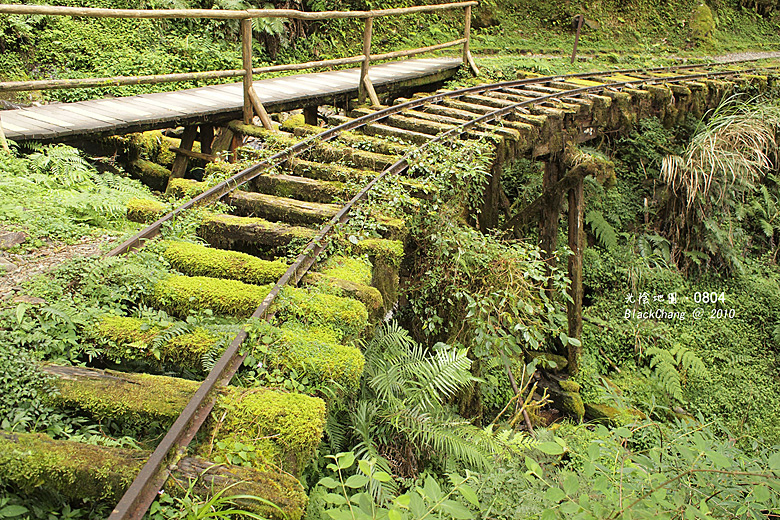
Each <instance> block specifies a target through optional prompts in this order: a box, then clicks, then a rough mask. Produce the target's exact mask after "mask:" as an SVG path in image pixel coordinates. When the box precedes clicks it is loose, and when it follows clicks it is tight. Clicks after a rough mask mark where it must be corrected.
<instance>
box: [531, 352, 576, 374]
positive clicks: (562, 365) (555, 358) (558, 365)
mask: <svg viewBox="0 0 780 520" xmlns="http://www.w3.org/2000/svg"><path fill="white" fill-rule="evenodd" d="M525 358H526V361H528V362H530V361H531V360H533V359H543V360H544V361H552V362H553V363H555V366H554V367H553V366H551V365H550V364H548V363H545V362H542V363H539V365H538V366H539V367H541V368H545V369H551V370H555V371H559V372H560V371H563V370H566V367H567V366H568V365H569V360H568V359H566V358H565V357H564V356H559V355H557V354H551V353H549V352H536V351H533V350H529V351H526V353H525Z"/></svg>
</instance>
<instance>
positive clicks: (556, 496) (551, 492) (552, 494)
mask: <svg viewBox="0 0 780 520" xmlns="http://www.w3.org/2000/svg"><path fill="white" fill-rule="evenodd" d="M544 498H545V499H547V500H549V501H550V502H560V501H561V500H563V499H564V498H566V493H564V492H563V490H562V489H561V488H557V487H550V488H547V491H545V492H544Z"/></svg>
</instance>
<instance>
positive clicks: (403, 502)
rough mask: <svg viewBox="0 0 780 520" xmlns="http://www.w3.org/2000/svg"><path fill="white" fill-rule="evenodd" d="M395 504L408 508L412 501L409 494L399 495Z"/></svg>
mask: <svg viewBox="0 0 780 520" xmlns="http://www.w3.org/2000/svg"><path fill="white" fill-rule="evenodd" d="M394 502H395V503H396V504H398V505H399V506H401V507H404V508H408V507H409V503H410V502H411V499H410V498H409V493H404V494H403V495H399V496H397V497H395V500H394Z"/></svg>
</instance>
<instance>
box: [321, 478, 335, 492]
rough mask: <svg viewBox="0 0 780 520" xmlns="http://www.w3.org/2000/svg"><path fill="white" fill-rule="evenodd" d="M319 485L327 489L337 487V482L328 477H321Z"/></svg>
mask: <svg viewBox="0 0 780 520" xmlns="http://www.w3.org/2000/svg"><path fill="white" fill-rule="evenodd" d="M320 485H321V486H325V487H326V488H328V489H335V488H337V487H338V485H339V483H338V482H337V481H336V480H335V479H332V478H330V477H323V478H321V479H320Z"/></svg>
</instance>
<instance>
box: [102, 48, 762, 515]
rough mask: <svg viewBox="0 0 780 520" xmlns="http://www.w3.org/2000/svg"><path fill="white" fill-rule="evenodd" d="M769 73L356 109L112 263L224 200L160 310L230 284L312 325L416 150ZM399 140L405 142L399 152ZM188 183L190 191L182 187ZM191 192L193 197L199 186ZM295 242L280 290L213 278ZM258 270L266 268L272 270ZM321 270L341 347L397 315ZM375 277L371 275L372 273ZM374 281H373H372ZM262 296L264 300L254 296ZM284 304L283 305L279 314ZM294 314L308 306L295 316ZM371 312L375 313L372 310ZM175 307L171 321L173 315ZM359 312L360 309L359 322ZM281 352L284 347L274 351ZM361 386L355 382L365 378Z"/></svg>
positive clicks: (145, 487)
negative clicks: (346, 254)
mask: <svg viewBox="0 0 780 520" xmlns="http://www.w3.org/2000/svg"><path fill="white" fill-rule="evenodd" d="M773 70H774V69H772V68H768V67H764V68H757V67H744V66H741V65H739V63H736V62H731V63H725V64H724V63H720V64H716V65H683V66H676V67H665V68H655V69H628V70H617V71H615V70H613V71H603V72H595V73H580V74H569V75H558V76H545V77H532V78H525V79H519V80H514V81H507V82H502V83H494V84H488V85H478V86H474V87H469V88H464V89H460V90H455V91H439V92H437V93H435V94H433V95H426V96H420V97H414V98H412V99H406V100H404V99H402V100H397V101H396V103H395V104H394V105H393V106H389V107H382V108H379V109H359V110H356V111H355V112H353V114H352V115H353V116H355V118H354V119H349V118H345V117H339V116H334V117H332V118H331V120H330V122H331V123H332V124H335V125H336V126H333V127H332V128H329V129H327V130H325V131H324V132H321V133H316V130H314V128H313V127H306V126H305V125H304V126H300V127H297V128H294V129H291V130H293V131H292V132H291V133H290V134H282V135H283V137H282V138H281V139H279V138H277V141H279V140H280V141H281V142H283V143H285V144H287V143H289V144H290V146H286V147H284V149H283V150H281V151H279V152H277V153H274V154H273V155H271V156H270V157H268V158H266V159H264V160H262V161H260V162H258V163H256V164H254V165H253V166H251V167H249V168H247V169H244V170H242V171H240V172H238V173H236V174H235V175H233V176H231V177H230V178H229V179H228V180H226V181H224V182H221V183H219V184H218V185H216V186H214V187H211V188H209V189H207V190H206V191H203V192H202V193H201V194H199V195H197V196H195V197H194V198H193V199H191V200H189V201H188V202H187V203H185V204H183V205H182V206H180V207H178V208H177V209H175V210H174V211H172V212H171V213H168V214H166V215H165V216H163V217H161V218H159V219H158V220H156V221H155V222H154V223H152V224H151V225H149V226H148V227H146V228H145V229H143V230H142V231H141V232H139V233H137V234H136V235H134V236H132V237H130V238H129V239H128V240H126V241H125V242H123V243H122V244H120V245H119V246H117V247H116V248H114V249H113V250H112V251H111V252H109V253H108V256H118V255H123V254H131V253H133V252H134V251H136V250H138V249H140V248H143V247H144V246H145V244H146V241H147V240H150V239H152V238H154V237H155V236H157V235H158V234H160V232H161V230H162V229H163V228H164V226H165V225H166V223H167V222H169V221H171V220H173V219H176V218H177V217H179V216H181V214H182V213H184V212H186V211H188V210H190V209H192V208H195V207H203V206H205V205H207V204H209V203H212V202H214V201H216V200H224V201H226V202H228V203H229V205H231V206H233V207H234V208H236V209H235V210H234V211H233V213H232V214H229V215H209V216H207V217H206V220H205V221H204V224H203V225H202V226H201V232H200V233H201V236H202V237H203V238H204V239H205V240H206V241H207V242H210V244H211V245H212V246H214V247H213V248H211V249H210V250H209V251H210V252H211V253H213V252H214V251H217V253H216V256H213V255H211V256H209V254H208V253H207V252H206V251H207V248H206V247H200V246H197V247H194V246H187V247H190V249H188V251H187V255H189V256H187V258H186V259H185V260H182V259H181V258H180V257H177V256H176V252H175V249H176V247H177V246H176V245H175V242H170V244H172V245H170V246H168V247H169V249H167V250H166V253H164V254H168V252H169V251H173V252H171V253H170V255H169V256H168V258H169V260H171V264H172V265H173V267H174V268H175V269H176V271H178V272H179V273H183V275H179V274H174V273H172V278H171V280H174V282H172V285H170V286H168V287H167V288H166V290H167V291H168V292H167V293H166V298H168V300H171V299H173V300H176V299H179V300H182V299H184V300H186V302H187V303H186V304H181V305H180V306H179V307H178V308H176V306H175V305H171V303H170V301H167V302H166V299H165V298H160V299H158V301H157V302H156V303H157V306H158V307H159V308H164V309H166V310H169V311H171V312H172V313H175V312H179V313H180V314H181V315H182V316H186V313H187V312H188V310H190V309H195V308H199V307H203V308H205V307H209V305H212V304H213V301H210V300H209V299H208V298H209V297H208V296H207V295H205V293H203V292H202V291H201V292H198V290H199V289H197V288H196V290H195V291H194V292H188V291H189V290H190V289H191V288H192V287H195V286H197V284H199V283H201V282H202V277H203V275H204V274H206V275H207V276H216V277H217V278H225V279H228V280H229V281H230V282H231V283H233V282H234V281H235V284H237V285H231V286H229V287H228V286H226V288H225V289H224V290H226V291H238V292H241V291H244V290H246V291H249V290H250V289H251V291H253V293H252V294H254V295H255V300H254V303H255V304H256V303H257V302H258V301H259V305H256V308H255V309H254V312H253V313H252V314H251V319H252V320H253V321H257V320H262V319H269V318H270V317H272V316H274V315H275V316H276V318H277V319H279V318H280V317H281V318H282V320H284V317H285V316H295V317H297V318H298V319H300V320H301V321H303V322H304V323H306V322H307V319H308V318H307V316H306V314H307V312H309V309H310V307H311V306H312V305H314V304H313V303H311V302H312V301H313V300H312V298H316V296H312V294H315V293H310V292H308V291H307V290H306V289H305V288H303V289H302V288H295V289H291V288H290V287H294V286H297V285H298V284H299V283H300V282H302V281H303V282H304V284H303V287H307V283H309V282H310V281H311V280H310V278H311V276H312V275H309V279H307V278H305V276H306V275H307V273H308V272H309V270H310V269H312V267H313V266H315V264H316V262H317V257H318V255H319V254H320V253H321V252H322V251H323V250H324V249H325V248H326V246H327V244H328V241H329V240H330V238H331V235H332V234H333V232H334V230H335V229H337V227H338V226H339V225H340V224H342V223H345V222H346V221H347V220H349V218H350V213H351V211H352V210H353V208H354V207H355V206H356V205H358V204H359V203H360V202H361V201H362V200H363V199H365V198H366V196H367V194H368V193H369V192H370V190H372V188H374V187H375V186H376V185H377V183H379V182H381V181H382V180H383V179H385V178H386V177H388V176H402V184H404V183H405V184H404V185H405V186H407V187H410V189H411V191H414V189H413V187H414V185H415V184H414V179H406V178H403V174H404V173H405V172H406V171H407V169H408V167H409V164H410V162H411V157H412V154H413V153H416V152H417V151H418V150H420V149H424V148H426V147H428V146H430V145H431V144H432V143H437V142H438V143H440V142H444V141H447V140H451V139H456V138H460V137H467V138H479V137H480V136H485V135H488V134H489V135H494V136H498V138H499V139H509V140H522V139H528V138H530V137H532V136H535V135H537V134H538V132H537V133H534V132H530V133H529V132H526V131H527V130H528V129H531V130H533V128H534V126H536V127H539V126H540V125H541V126H543V125H544V124H545V123H544V121H543V119H544V118H551V117H558V116H559V117H560V118H561V119H565V118H566V117H567V114H569V115H570V116H571V118H574V117H575V116H576V114H577V113H578V112H579V111H581V110H585V109H590V107H592V105H593V104H594V103H597V102H599V99H601V100H602V101H603V102H605V103H610V102H611V101H607V100H608V99H609V100H611V99H616V96H618V93H620V92H621V91H626V90H632V91H634V92H635V91H644V92H647V89H648V88H650V87H651V86H666V85H672V84H682V85H686V84H687V85H689V86H690V85H693V84H695V83H696V82H701V81H710V80H728V83H733V82H749V81H751V80H752V79H755V78H757V77H758V76H750V75H751V74H755V73H757V72H759V71H760V72H761V74H764V75H766V74H769V73H771V72H772V71H773ZM722 86H723V88H724V89H725V88H726V87H728V85H727V84H726V83H723V85H722ZM615 102H617V101H615ZM556 114H557V116H556ZM236 129H238V130H242V131H244V132H249V133H252V132H253V131H254V130H253V129H252V128H247V127H243V126H240V125H239V126H237V127H236ZM354 130H361V131H362V132H363V133H366V134H372V133H373V134H381V135H385V136H392V137H393V139H385V138H383V137H376V136H375V137H368V138H366V139H367V141H364V142H368V143H369V148H371V149H372V151H370V152H367V151H365V150H360V149H357V148H355V147H354V145H355V144H356V142H357V141H360V140H361V139H356V138H355V137H354V135H353V134H351V133H350V132H351V131H354ZM524 132H525V134H524ZM256 133H257V134H258V135H265V133H264V132H263V131H260V130H256ZM301 137H302V139H300V140H297V142H294V143H293V140H295V139H298V138H301ZM399 141H405V142H404V143H403V144H401V143H399ZM337 163H340V164H337ZM277 170H283V171H284V173H281V174H279V173H277ZM269 172H270V173H269ZM346 180H351V181H353V182H356V181H358V180H361V181H363V182H365V184H363V187H362V189H360V190H359V191H357V193H347V192H346V191H345V189H346V188H345V186H346V185H345V184H344V183H343V182H344V181H346ZM181 184H187V181H183V182H182V183H181ZM191 184H192V185H193V186H195V184H194V183H191ZM241 186H250V188H251V189H250V191H240V190H237V188H239V187H241ZM339 197H342V199H345V198H349V201H348V202H347V203H346V204H344V205H343V206H341V207H339V206H337V205H334V204H333V201H334V200H336V199H337V198H339ZM258 217H260V218H258ZM274 222H276V223H274ZM384 222H385V224H386V226H385V239H383V240H374V241H371V243H360V244H357V245H356V246H355V247H354V248H353V250H354V252H355V254H356V256H360V255H365V253H368V254H369V256H370V257H372V258H374V259H375V260H376V261H377V262H378V261H379V260H378V258H379V257H380V256H381V255H380V254H378V253H377V251H380V250H381V251H387V250H392V249H393V247H395V248H396V250H397V247H399V246H398V243H397V242H395V243H394V242H393V240H394V239H396V238H397V237H398V235H399V229H400V228H402V227H403V224H402V223H398V222H393V221H390V220H387V219H386V220H385V221H384ZM322 223H324V225H323V227H321V228H320V229H318V230H315V229H313V226H316V225H318V224H322ZM226 237H227V238H226ZM296 237H297V238H299V239H300V238H305V239H307V240H308V244H307V245H306V246H305V248H304V249H303V250H302V252H301V253H300V254H299V255H298V257H297V258H296V259H295V261H294V262H292V263H290V264H289V265H286V264H284V265H286V270H285V271H284V272H283V274H281V276H280V277H278V279H277V278H276V274H278V273H279V272H281V269H282V268H283V267H279V265H280V264H279V263H278V262H277V265H276V267H275V269H276V270H275V271H274V270H270V271H269V272H273V273H276V274H274V275H273V279H271V278H269V277H270V276H271V275H270V274H269V275H268V277H266V278H265V279H262V280H260V279H257V278H255V279H252V280H250V279H249V278H247V277H242V276H240V275H236V271H231V272H228V271H229V270H225V271H224V272H223V274H217V275H212V274H209V265H212V264H213V263H215V262H216V263H223V264H225V263H229V262H233V261H239V260H236V259H237V258H239V257H237V256H234V255H235V254H234V253H232V252H223V249H241V250H244V251H252V252H255V253H257V252H262V253H260V254H261V255H262V256H265V257H273V256H274V253H273V251H274V248H277V247H278V246H279V245H280V244H284V243H286V242H288V241H290V240H291V239H293V238H296ZM372 248H374V249H372ZM180 256H181V255H180ZM182 257H183V256H182ZM240 258H241V259H242V260H240V261H241V262H244V261H245V257H240ZM344 261H345V262H349V261H350V260H349V259H344ZM209 262H211V263H212V264H209ZM375 264H376V262H375ZM263 265H264V266H266V267H267V266H268V265H270V262H269V263H268V264H263ZM325 265H326V268H325V269H321V274H320V275H317V276H319V278H318V279H319V280H321V279H322V278H323V275H324V277H325V278H327V279H328V280H330V281H331V282H332V283H335V284H336V285H337V286H338V287H339V288H341V289H342V290H341V293H342V296H347V297H351V298H353V300H350V301H352V302H353V303H352V304H350V303H348V302H347V301H346V300H347V299H348V298H344V297H341V298H338V297H333V298H331V299H328V300H327V301H323V302H319V305H326V306H331V307H333V308H334V309H335V308H336V307H338V308H342V307H340V306H346V307H343V308H345V309H346V308H347V307H349V306H350V305H352V307H349V309H351V311H350V312H352V311H354V312H357V313H358V314H360V313H361V312H362V313H363V315H362V316H363V317H362V318H358V319H357V321H356V322H355V323H356V324H353V325H354V326H352V328H351V329H350V330H348V331H347V332H345V336H347V337H348V336H350V335H352V336H355V335H356V334H357V333H359V332H360V329H362V328H364V327H365V326H367V323H368V321H370V320H367V316H368V314H366V313H370V314H371V316H370V318H371V319H373V320H377V319H379V318H380V317H381V314H382V312H383V311H386V310H387V309H388V307H389V306H390V305H391V304H392V302H391V297H389V296H388V295H387V294H382V295H381V297H378V296H377V293H376V292H375V290H374V292H372V293H371V294H370V295H367V294H368V293H367V292H366V291H367V288H365V287H364V286H366V285H369V284H370V281H369V280H368V279H364V280H362V283H361V284H355V283H352V282H350V283H343V280H342V281H338V274H336V275H335V276H329V275H328V272H331V273H339V272H340V271H338V269H335V270H334V269H331V268H330V267H328V264H325ZM212 267H213V265H212ZM376 267H377V266H376V265H375V266H374V268H375V269H376ZM396 274H397V273H396ZM374 276H375V277H376V273H375V275H374ZM230 279H232V280H230ZM274 280H275V283H273V282H274ZM334 280H335V281H334ZM196 282H197V283H196ZM205 283H207V282H205ZM260 283H264V284H268V285H267V286H262V287H263V288H262V290H261V288H260V287H256V284H260ZM271 283H273V285H271ZM177 284H178V285H177ZM177 291H179V292H177ZM285 291H287V292H285ZM290 291H296V292H295V293H292V292H290ZM258 294H259V295H260V296H262V298H261V297H260V296H257V295H258ZM280 295H282V298H281V300H283V305H277V304H278V303H279V301H280ZM355 299H356V300H355ZM356 301H357V303H356V304H355V302H356ZM291 302H292V303H291ZM296 302H297V303H296ZM301 302H302V303H301ZM298 304H300V305H302V306H301V307H300V308H295V305H298ZM372 305H373V307H372ZM356 306H357V307H356ZM366 306H368V307H372V308H369V309H368V311H366V309H365V307H366ZM254 307H255V305H253V308H254ZM174 308H175V310H172V309H174ZM355 308H358V310H357V311H355V310H354V309H355ZM182 309H183V310H182ZM238 314H239V316H238V319H239V320H240V319H242V316H241V313H238ZM246 314H248V312H247V313H246ZM347 314H348V313H347V312H346V311H344V312H342V314H339V313H338V312H333V313H332V316H331V317H330V318H327V319H333V320H338V319H341V317H343V316H345V315H347ZM248 337H249V333H248V332H247V331H246V330H244V329H242V330H241V331H240V332H239V333H238V334H237V335H236V336H235V338H234V339H233V340H232V342H231V343H230V344H229V346H227V348H226V349H225V350H224V352H223V353H222V355H221V357H220V358H219V359H218V360H217V361H216V363H215V364H214V366H213V368H212V369H211V371H210V372H209V373H208V375H207V376H206V377H205V379H203V381H202V382H201V383H200V385H199V386H198V387H197V390H195V391H194V393H193V394H191V396H190V397H189V398H188V402H187V404H186V406H185V407H184V408H183V410H182V411H181V413H180V414H179V415H178V418H176V419H175V421H173V423H172V425H171V426H170V428H169V429H168V431H167V434H166V435H165V436H164V437H163V438H162V440H161V441H160V442H159V443H158V444H157V447H156V449H155V450H154V452H153V453H152V454H151V455H150V456H149V458H148V459H147V460H146V461H145V464H144V465H143V467H142V468H141V470H140V472H139V473H138V474H137V476H136V477H135V480H134V481H133V482H132V484H131V485H130V486H129V487H128V488H127V489H126V491H125V493H124V496H123V497H122V499H121V500H120V501H119V503H118V504H117V506H116V508H115V509H114V511H113V513H112V514H111V516H110V519H111V520H120V519H131V518H132V519H138V518H141V517H142V516H143V515H144V513H145V512H146V510H147V509H148V507H149V505H150V504H151V503H152V502H153V500H154V499H155V497H156V496H157V493H158V491H159V490H160V489H162V487H163V485H164V484H165V481H166V479H167V478H168V476H169V474H170V468H172V467H173V466H175V464H176V463H177V462H178V459H179V458H180V457H181V456H182V455H183V453H184V450H185V449H186V448H187V446H188V445H189V444H190V442H191V441H192V440H193V439H194V438H195V436H196V434H197V433H198V431H199V430H200V429H201V427H202V426H203V424H204V423H205V422H206V420H207V419H208V417H209V415H210V414H211V413H212V409H213V407H214V406H215V402H216V396H217V394H218V392H219V391H220V389H221V388H223V387H225V385H227V384H228V383H229V382H230V380H231V379H232V378H233V376H234V375H235V374H236V372H237V371H238V370H239V368H240V367H241V366H242V363H243V361H244V357H245V355H244V354H242V353H241V349H242V345H244V343H245V342H246V340H247V338H248ZM272 348H273V346H272ZM276 348H280V346H279V345H277V346H276ZM349 348H351V347H349ZM358 355H359V354H358ZM357 376H358V377H359V370H358V374H357ZM323 377H324V378H325V379H327V377H329V376H328V375H327V374H325V375H324V376H323ZM150 384H151V383H150Z"/></svg>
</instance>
